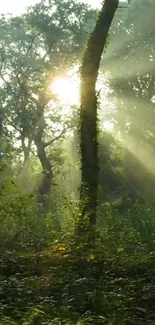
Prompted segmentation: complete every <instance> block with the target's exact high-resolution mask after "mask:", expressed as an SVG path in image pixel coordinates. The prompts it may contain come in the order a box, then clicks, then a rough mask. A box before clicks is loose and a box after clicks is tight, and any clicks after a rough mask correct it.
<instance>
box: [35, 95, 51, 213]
mask: <svg viewBox="0 0 155 325" xmlns="http://www.w3.org/2000/svg"><path fill="white" fill-rule="evenodd" d="M41 103H42V104H40V105H38V125H37V130H36V135H35V145H36V148H37V155H38V158H39V160H40V163H41V165H42V168H43V178H42V180H41V184H40V186H39V189H38V191H39V196H40V202H41V203H42V205H43V207H44V208H45V209H46V208H47V198H48V195H49V193H50V189H51V183H52V179H53V171H52V166H51V163H50V161H49V159H48V157H47V154H46V151H45V147H46V145H45V143H44V141H43V134H44V129H45V127H46V123H45V120H44V106H45V103H44V100H43V99H42V100H41Z"/></svg>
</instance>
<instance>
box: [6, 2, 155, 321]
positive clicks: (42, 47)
mask: <svg viewBox="0 0 155 325" xmlns="http://www.w3.org/2000/svg"><path fill="white" fill-rule="evenodd" d="M153 9H154V1H153V0H149V1H147V3H146V1H145V0H139V1H138V2H137V1H136V0H133V1H132V2H131V6H130V7H129V8H128V9H119V11H118V12H117V14H116V17H115V20H114V22H113V25H112V29H111V32H110V34H109V40H108V41H109V44H108V48H107V49H106V52H105V53H104V56H103V59H102V62H101V69H100V74H99V79H101V80H104V82H105V83H104V82H103V84H104V85H103V86H104V87H103V91H102V93H103V92H104V96H101V97H100V96H99V95H98V98H97V99H98V101H100V107H101V115H102V114H103V116H104V119H105V118H106V119H108V121H111V122H112V123H114V128H113V129H112V130H111V131H109V130H107V131H106V130H103V126H104V123H103V124H102V123H100V125H101V129H100V132H99V147H98V149H99V165H100V171H99V189H98V190H99V195H98V202H97V203H98V206H97V226H96V229H95V240H94V242H93V247H92V246H91V245H90V242H89V243H88V242H84V241H82V239H81V238H80V242H78V245H77V242H76V238H75V226H76V221H77V217H78V214H79V201H78V200H79V191H78V186H79V184H80V176H81V175H80V155H79V152H78V144H79V138H78V134H77V128H78V126H77V125H78V122H79V121H77V118H78V108H77V107H74V111H73V112H72V114H71V116H68V115H66V116H64V115H63V114H62V112H63V109H64V105H63V104H62V103H61V101H60V98H59V96H58V95H56V94H53V93H52V91H51V89H49V88H50V87H49V85H50V84H51V82H52V81H53V79H54V78H56V77H57V76H59V75H61V74H62V75H63V74H65V73H66V72H67V71H68V69H71V68H72V67H74V66H75V65H76V64H78V62H79V58H80V55H81V53H82V52H83V48H84V46H85V44H86V43H85V42H86V39H87V36H88V34H89V33H90V32H91V31H92V30H93V26H94V23H95V18H96V12H95V11H93V10H91V9H90V8H89V7H87V6H86V5H84V4H82V3H76V2H74V1H69V0H68V1H66V0H63V1H62V0H61V1H60V0H57V1H55V0H52V1H49V2H48V1H41V3H38V4H36V5H35V6H33V7H31V8H29V9H28V11H27V12H26V13H25V14H24V15H22V16H20V17H13V16H6V17H5V16H3V15H2V16H1V24H0V36H1V37H0V85H1V87H0V223H1V228H0V324H2V325H46V324H49V325H50V324H51V325H60V324H62V325H91V324H96V325H102V324H103V325H131V324H135V325H142V324H146V325H153V324H154V323H155V311H154V302H155V285H154V283H155V218H154V213H155V202H154V103H153V102H152V101H151V100H150V99H151V98H152V96H153V95H154V59H153V55H154V38H153V32H154V23H153V18H154V16H153V15H154V10H153ZM144 18H145V26H144V27H145V28H144V29H142V23H141V21H142V19H144ZM100 37H102V36H101V35H100ZM105 70H106V76H105V77H104V76H103V72H105ZM108 87H111V88H110V89H109V88H108ZM107 88H108V89H107ZM99 93H100V92H99ZM99 97H100V98H99ZM103 97H104V98H103ZM40 104H41V106H40ZM98 104H99V103H98ZM65 105H66V104H65ZM38 113H39V114H40V115H39V116H38ZM101 122H102V121H101ZM58 131H59V132H58ZM86 145H87V143H86ZM40 146H42V149H44V150H42V151H41V154H45V156H44V157H45V158H46V159H45V160H46V163H48V162H49V165H48V167H49V169H48V168H47V165H46V163H45V164H44V162H43V160H42V158H41V157H42V156H41V157H40V155H39V152H40V151H38V149H40ZM39 157H40V158H39ZM86 167H87V168H88V167H89V163H88V165H87V166H86ZM47 169H48V171H49V172H51V175H52V176H51V179H50V191H49V193H48V196H49V200H48V206H46V209H45V206H43V204H42V203H43V200H39V199H38V192H39V191H38V188H39V185H40V184H41V183H43V180H44V181H45V176H47V175H45V174H46V173H45V171H47ZM42 172H43V174H42ZM52 173H53V174H52ZM47 174H48V173H47ZM46 180H47V178H46ZM51 184H52V186H51ZM93 239H94V238H93Z"/></svg>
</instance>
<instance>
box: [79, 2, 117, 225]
mask: <svg viewBox="0 0 155 325" xmlns="http://www.w3.org/2000/svg"><path fill="white" fill-rule="evenodd" d="M118 2H119V0H105V2H104V4H103V7H102V9H101V11H100V13H99V17H98V20H97V22H96V26H95V28H94V30H93V32H92V34H91V36H90V38H89V40H88V44H87V48H86V51H85V53H84V58H83V63H82V67H81V109H80V147H81V166H82V167H81V171H82V180H81V189H80V202H81V210H82V211H81V215H82V217H81V219H80V221H79V228H80V227H81V228H82V227H83V220H84V217H85V216H87V217H88V220H87V221H88V223H89V225H90V226H91V227H92V226H93V227H94V225H95V224H96V210H97V196H98V173H99V163H98V130H97V106H98V102H97V94H96V90H95V88H96V81H97V77H98V71H99V65H100V60H101V56H102V53H103V50H104V49H105V46H106V40H107V36H108V32H109V29H110V26H111V23H112V20H113V17H114V15H115V12H116V9H117V8H118Z"/></svg>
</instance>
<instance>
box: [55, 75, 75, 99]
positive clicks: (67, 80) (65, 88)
mask: <svg viewBox="0 0 155 325" xmlns="http://www.w3.org/2000/svg"><path fill="white" fill-rule="evenodd" d="M52 90H53V92H54V93H55V94H56V95H57V96H58V98H59V100H60V101H61V102H63V103H66V104H70V105H73V104H74V105H75V104H78V103H79V80H78V78H71V77H58V78H56V79H55V81H54V82H53V83H52Z"/></svg>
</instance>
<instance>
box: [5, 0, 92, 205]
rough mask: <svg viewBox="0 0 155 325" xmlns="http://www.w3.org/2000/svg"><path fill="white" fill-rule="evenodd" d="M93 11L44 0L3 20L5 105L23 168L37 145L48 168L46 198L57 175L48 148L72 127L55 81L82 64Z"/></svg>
mask: <svg viewBox="0 0 155 325" xmlns="http://www.w3.org/2000/svg"><path fill="white" fill-rule="evenodd" d="M53 6H54V8H55V10H53ZM94 15H95V12H94V11H91V10H90V11H89V10H88V7H87V6H86V5H84V4H75V3H74V2H73V1H67V2H66V1H51V2H49V4H46V1H42V2H41V3H39V4H36V5H35V6H34V7H31V8H30V9H29V10H28V12H27V13H26V14H25V15H23V16H21V17H10V18H7V17H6V18H5V17H3V16H2V18H1V26H0V34H1V41H0V42H1V46H0V47H1V49H0V56H1V66H0V78H1V83H2V85H1V102H2V107H1V109H3V111H4V112H5V118H6V121H7V125H8V126H9V127H10V126H11V128H12V129H13V133H14V141H15V142H18V143H19V142H20V149H21V153H22V154H23V156H24V159H23V166H22V167H23V169H24V171H25V169H26V168H27V166H28V163H29V159H30V154H31V153H32V147H34V146H35V150H34V151H35V153H37V156H38V158H39V161H40V163H41V166H42V172H43V174H42V181H41V184H40V186H39V193H40V195H41V200H42V202H44V199H43V198H45V197H46V196H47V195H48V194H49V192H50V189H51V185H52V182H53V179H54V172H53V164H52V161H51V159H50V158H49V155H48V151H49V147H50V146H52V145H53V144H54V143H55V141H57V140H58V139H60V138H61V139H62V138H63V136H64V134H65V131H66V129H67V127H69V123H68V122H69V121H68V118H67V117H66V119H65V118H64V116H63V115H62V106H61V105H60V103H59V99H58V98H56V96H55V95H54V93H53V92H52V89H50V85H51V83H52V81H53V79H54V78H56V77H57V76H59V74H62V73H64V72H65V71H66V70H67V69H69V68H71V66H73V65H74V64H75V63H76V62H78V57H79V55H80V51H81V47H82V44H84V42H85V38H86V37H87V33H88V32H89V31H90V30H91V28H92V27H91V22H92V21H93V19H94ZM77 17H80V18H78V19H77ZM81 26H83V28H82V29H81ZM24 177H25V173H24Z"/></svg>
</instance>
